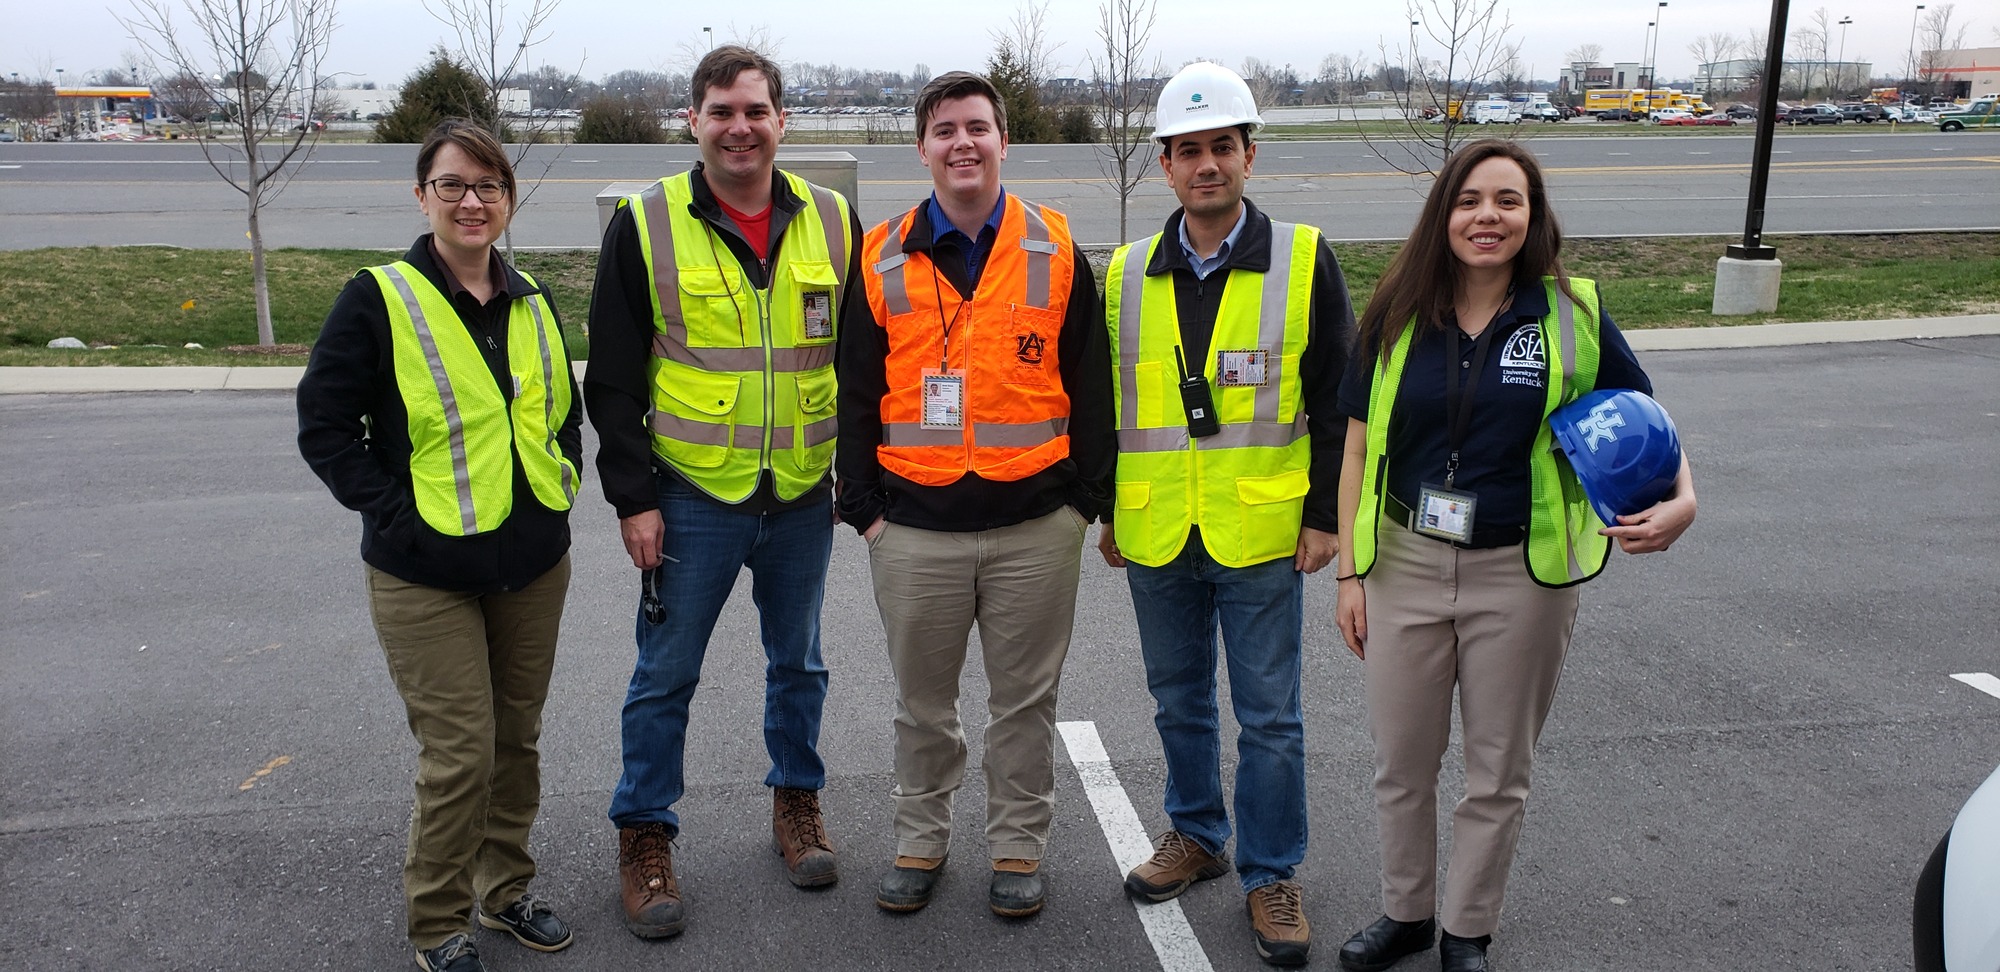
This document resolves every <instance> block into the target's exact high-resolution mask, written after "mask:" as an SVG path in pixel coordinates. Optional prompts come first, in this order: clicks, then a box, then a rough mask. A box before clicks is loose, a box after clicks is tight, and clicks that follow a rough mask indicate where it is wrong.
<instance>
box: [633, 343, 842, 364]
mask: <svg viewBox="0 0 2000 972" xmlns="http://www.w3.org/2000/svg"><path fill="white" fill-rule="evenodd" d="M833 350H834V346H833V345H831V344H815V345H812V346H810V347H803V348H772V349H771V370H772V371H780V372H782V371H813V370H816V369H819V368H825V367H827V366H829V365H831V364H833ZM653 354H654V356H655V357H660V358H665V359H667V360H669V361H678V362H680V363H681V364H684V365H689V366H692V367H695V368H700V369H701V370H703V371H763V370H764V349H763V348H690V347H688V346H686V345H684V344H675V343H674V342H673V340H672V339H671V338H669V337H668V336H667V335H665V334H655V335H653Z"/></svg>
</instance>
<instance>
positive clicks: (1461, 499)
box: [1334, 139, 1695, 972]
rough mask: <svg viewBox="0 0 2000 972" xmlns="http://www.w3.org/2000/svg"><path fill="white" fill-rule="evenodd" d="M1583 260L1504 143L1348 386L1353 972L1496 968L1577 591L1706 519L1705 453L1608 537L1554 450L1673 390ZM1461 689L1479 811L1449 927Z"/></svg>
mask: <svg viewBox="0 0 2000 972" xmlns="http://www.w3.org/2000/svg"><path fill="white" fill-rule="evenodd" d="M1561 250H1562V232H1561V231H1560V230H1559V229H1558V228H1557V226H1556V218H1555V213H1554V212H1552V211H1551V210H1550V209H1549V199H1548V193H1547V191H1546V189H1545V188H1544V183H1543V181H1542V172H1541V167H1540V165H1538V164H1537V163H1536V161H1535V157H1534V156H1533V155H1531V154H1529V152H1528V150H1527V149H1524V148H1521V147H1520V146H1519V145H1518V144H1516V143H1514V142H1509V141H1502V140H1497V139H1489V140H1482V141H1477V142H1473V143H1472V144H1470V145H1466V146H1464V147H1463V148H1460V149H1459V150H1458V151H1457V152H1456V153H1455V154H1453V155H1452V157H1451V158H1450V159H1449V160H1448V161H1447V162H1446V163H1445V165H1444V168H1443V170H1442V171H1441V172H1439V173H1438V177H1437V181H1436V182H1435V183H1434V184H1433V186H1432V188H1431V193H1430V197H1429V198H1428V199H1426V200H1425V201H1424V207H1423V211H1422V213H1421V214H1420V215H1419V216H1418V217H1417V225H1416V228H1415V229H1414V230H1412V231H1411V233H1410V238H1409V241H1408V242H1407V243H1405V244H1404V245H1403V249H1402V250H1401V251H1400V252H1399V253H1398V254H1397V256H1396V258H1395V259H1394V260H1393V261H1391V263H1390V264H1389V269H1388V270H1387V272H1385V273H1384V274H1383V276H1382V282H1381V284H1380V285H1379V286H1378V287H1377V288H1376V290H1375V295H1374V297H1373V298H1372V299H1370V300H1369V302H1368V309H1367V310H1366V311H1365V312H1364V313H1363V314H1362V316H1361V321H1360V326H1359V328H1358V329H1357V334H1356V341H1357V346H1356V348H1355V350H1354V353H1353V355H1352V356H1351V357H1350V358H1349V368H1348V372H1347V376H1346V378H1345V379H1343V381H1342V382H1341V386H1340V410H1341V411H1342V412H1344V413H1346V414H1347V415H1348V417H1349V420H1348V426H1347V448H1346V460H1345V461H1344V462H1343V463H1342V465H1341V480H1340V506H1339V510H1340V536H1341V539H1342V541H1343V543H1342V544H1341V549H1340V555H1339V560H1338V564H1339V573H1338V574H1337V575H1336V577H1335V579H1336V581H1337V582H1338V583H1339V585H1340V591H1339V601H1338V603H1337V606H1336V608H1335V615H1334V617H1335V621H1336V622H1337V623H1338V624H1339V626H1340V632H1341V635H1342V637H1343V638H1344V639H1345V640H1346V642H1347V646H1348V649H1349V650H1351V651H1352V652H1354V654H1355V656H1356V657H1358V658H1361V659H1362V660H1363V666H1364V669H1365V683H1366V686H1367V696H1368V720H1369V732H1370V735H1371V736H1373V738H1374V742H1375V812H1376V820H1377V825H1378V829H1379V830H1380V838H1381V854H1382V898H1383V910H1384V914H1383V916H1382V917H1381V918H1379V919H1377V920H1376V921H1375V922H1374V923H1372V924H1370V925H1369V926H1368V927H1366V928H1363V929H1362V930H1361V931H1359V932H1357V933H1355V935H1354V936H1353V937H1352V938H1350V939H1349V940H1348V941H1347V943H1346V944H1345V945H1344V946H1343V947H1342V948H1341V950H1340V964H1341V966H1342V967H1343V968H1345V969H1348V970H1350V972H1380V970H1383V969H1387V968H1389V967H1390V966H1392V965H1395V964H1396V962H1397V961H1399V960H1400V959H1402V958H1403V957H1404V956H1407V955H1410V954H1413V953H1416V952H1421V951H1424V950H1426V949H1429V948H1430V947H1431V946H1432V945H1434V944H1438V941H1439V940H1438V933H1439V931H1440V928H1441V929H1442V931H1443V940H1442V944H1441V946H1440V951H1441V952H1442V953H1443V954H1442V955H1441V956H1440V963H1439V965H1440V966H1441V967H1442V968H1443V970H1444V972H1484V970H1486V969H1487V968H1488V963H1487V949H1488V946H1489V945H1490V944H1491V943H1492V940H1493V932H1494V931H1495V929H1496V928H1497V927H1498V925H1499V921H1500V908H1501V902H1502V899H1503V898H1504V897H1505V894H1506V889H1507V873H1508V871H1509V869H1510V868H1511V866H1512V864H1513V860H1514V848H1515V844H1516V842H1517V840H1518V839H1519V837H1520V834H1521V821H1522V817H1523V814H1524V813H1525V811H1526V807H1527V800H1528V776H1529V768H1530V764H1531V763H1532V762H1533V758H1534V747H1535V738H1536V737H1537V736H1538V735H1539V734H1540V733H1541V730H1542V723H1543V721H1544V720H1545V719H1546V718H1547V717H1548V713H1549V705H1550V703H1551V702H1552V701H1553V700H1554V698H1555V691H1556V681H1557V678H1558V676H1560V675H1561V674H1562V666H1563V656H1564V654H1565V652H1566V651H1567V650H1568V647H1569V639H1570V633H1571V630H1572V628H1573V627H1574V625H1575V623H1576V610H1577V585H1579V584H1581V583H1583V582H1584V581H1587V580H1589V579H1590V578H1592V577H1595V576H1596V575H1597V573H1598V571H1600V570H1602V569H1603V567H1604V563H1605V559H1606V557H1607V556H1608V554H1609V549H1610V545H1611V543H1612V542H1613V541H1615V542H1616V543H1617V544H1618V545H1619V546H1620V547H1622V548H1623V549H1624V550H1625V551H1626V552H1627V553H1647V552H1651V551H1659V550H1665V549H1667V548H1668V547H1669V546H1670V545H1672V544H1673V543H1674V541H1676V540H1677V539H1679V538H1680V535H1681V533H1682V532H1683V531H1685V530H1686V529H1687V528H1688V526H1689V525H1690V524H1691V523H1692V522H1693V521H1694V515H1695V498H1694V482H1693V480H1692V478H1691V477H1690V475H1689V473H1688V467H1687V463H1686V460H1685V457H1683V459H1682V461H1681V464H1680V469H1679V473H1678V476H1677V477H1676V479H1675V481H1674V485H1673V490H1672V492H1671V493H1669V494H1668V496H1667V497H1666V498H1665V499H1664V500H1661V501H1660V502H1659V503H1658V504H1656V505H1654V506H1651V507H1649V508H1647V509H1643V510H1641V511H1639V512H1638V513H1636V514H1634V515H1631V516H1620V517H1617V520H1618V522H1617V523H1616V524H1612V525H1610V526H1601V525H1600V524H1599V522H1598V521H1597V519H1596V518H1595V517H1594V516H1592V515H1589V514H1588V513H1586V512H1584V511H1583V509H1582V504H1581V501H1580V497H1581V492H1580V490H1579V488H1578V485H1577V481H1576V478H1575V475H1574V473H1573V472H1572V471H1571V470H1570V468H1569V467H1568V465H1567V464H1566V463H1564V462H1563V461H1562V460H1560V459H1559V458H1557V456H1556V454H1555V453H1553V452H1552V451H1551V449H1550V442H1551V438H1552V432H1551V429H1550V427H1549V425H1548V417H1549V414H1550V412H1552V411H1553V410H1554V409H1555V408H1556V407H1558V406H1559V405H1562V404H1564V403H1566V402H1570V401H1573V400H1575V399H1576V398H1577V397H1579V396H1580V395H1582V394H1583V393H1584V392H1588V391H1590V390H1592V389H1593V388H1623V389H1632V390H1635V391H1639V392H1647V393H1650V392H1651V391H1652V384H1651V382H1650V381H1649V380H1648V379H1647V377H1646V373H1645V371H1643V370H1641V368H1640V367H1639V362H1638V359H1637V358H1636V357H1634V355H1633V354H1632V349H1631V347H1630V346H1629V345H1627V344H1626V342H1625V338H1624V337H1623V336H1622V335H1620V334H1619V332H1618V328H1617V327H1616V326H1614V325H1613V324H1612V323H1611V319H1610V317H1609V315H1607V314H1605V313H1604V311H1603V305H1602V304H1600V303H1599V300H1598V293H1597V286H1596V284H1594V283H1593V282H1591V281H1589V280H1585V279H1583V278H1581V277H1571V276H1569V275H1567V274H1566V273H1565V272H1564V271H1563V266H1562V261H1561V259H1560V254H1561ZM1454 690H1456V696H1457V703H1458V711H1459V717H1460V721H1461V723H1462V724H1463V726H1464V729H1465V745H1464V752H1465V798H1464V799H1462V800H1460V801H1459V802H1458V805H1457V807H1456V808H1455V809H1454V810H1453V811H1452V815H1451V860H1450V864H1449V866H1448V869H1447V873H1446V878H1447V879H1446V884H1445V889H1444V895H1443V908H1442V910H1440V909H1439V907H1438V889H1437V847H1438V819H1437V800H1438V770H1439V767H1440V765H1441V763H1442V760H1443V757H1444V754H1445V750H1446V748H1447V747H1448V746H1449V744H1450V742H1451V721H1452V720H1451V715H1452V703H1453V696H1454Z"/></svg>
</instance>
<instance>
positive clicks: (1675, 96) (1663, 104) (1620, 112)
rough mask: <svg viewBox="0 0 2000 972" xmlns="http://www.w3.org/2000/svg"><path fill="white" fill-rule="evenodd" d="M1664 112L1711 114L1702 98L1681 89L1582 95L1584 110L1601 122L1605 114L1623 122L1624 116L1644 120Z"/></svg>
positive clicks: (1615, 90) (1619, 90) (1609, 90)
mask: <svg viewBox="0 0 2000 972" xmlns="http://www.w3.org/2000/svg"><path fill="white" fill-rule="evenodd" d="M1661 108H1684V109H1686V110H1688V111H1690V112H1692V113H1694V114H1697V115H1706V114H1708V113H1709V112H1710V111H1711V110H1712V109H1710V108H1709V107H1708V103H1707V102H1705V101H1703V100H1702V98H1701V96H1700V95H1689V94H1685V93H1683V92H1682V91H1680V90H1679V89H1678V88H1633V89H1629V90H1628V89H1625V88H1602V89H1599V90H1596V91H1586V92H1584V93H1583V110H1584V111H1585V112H1587V113H1589V114H1592V115H1597V116H1598V117H1600V118H1601V117H1604V116H1605V115H1606V114H1609V115H1611V116H1612V117H1614V118H1622V117H1624V113H1625V112H1630V113H1631V115H1632V117H1635V118H1645V117H1647V116H1648V115H1651V114H1652V113H1653V112H1654V111H1657V110H1659V109H1661Z"/></svg>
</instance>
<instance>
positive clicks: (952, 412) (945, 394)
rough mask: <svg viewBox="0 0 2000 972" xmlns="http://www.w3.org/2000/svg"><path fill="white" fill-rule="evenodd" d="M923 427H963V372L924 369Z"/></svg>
mask: <svg viewBox="0 0 2000 972" xmlns="http://www.w3.org/2000/svg"><path fill="white" fill-rule="evenodd" d="M923 427H924V428H927V429H962V428H965V372H963V371H959V370H958V369H956V368H954V369H951V370H949V371H938V370H936V369H925V371H924V420H923Z"/></svg>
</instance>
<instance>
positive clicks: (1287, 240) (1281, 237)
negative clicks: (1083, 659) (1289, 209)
mask: <svg viewBox="0 0 2000 972" xmlns="http://www.w3.org/2000/svg"><path fill="white" fill-rule="evenodd" d="M1298 232H1299V227H1298V225H1297V224H1295V223H1280V222H1276V221H1273V222H1272V223H1271V269H1270V270H1268V271H1266V272H1265V273H1264V293H1263V296H1262V297H1261V300H1262V302H1263V303H1262V306H1260V307H1259V308H1258V309H1257V346H1258V347H1260V348H1264V349H1266V350H1268V351H1269V352H1270V356H1269V358H1268V359H1267V360H1266V361H1265V362H1264V384H1263V385H1261V386H1259V387H1258V389H1257V400H1256V410H1255V411H1253V412H1252V413H1251V414H1252V415H1253V416H1254V417H1255V418H1256V420H1257V421H1259V422H1276V421H1277V420H1278V406H1279V402H1280V399H1281V398H1282V396H1281V395H1280V392H1281V391H1282V385H1283V383H1284V380H1285V313H1286V311H1288V310H1289V309H1290V308H1289V306H1288V303H1289V302H1288V301H1287V300H1286V298H1287V297H1288V296H1290V294H1291V289H1292V246H1293V245H1294V244H1295V243H1297V242H1298Z"/></svg>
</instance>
